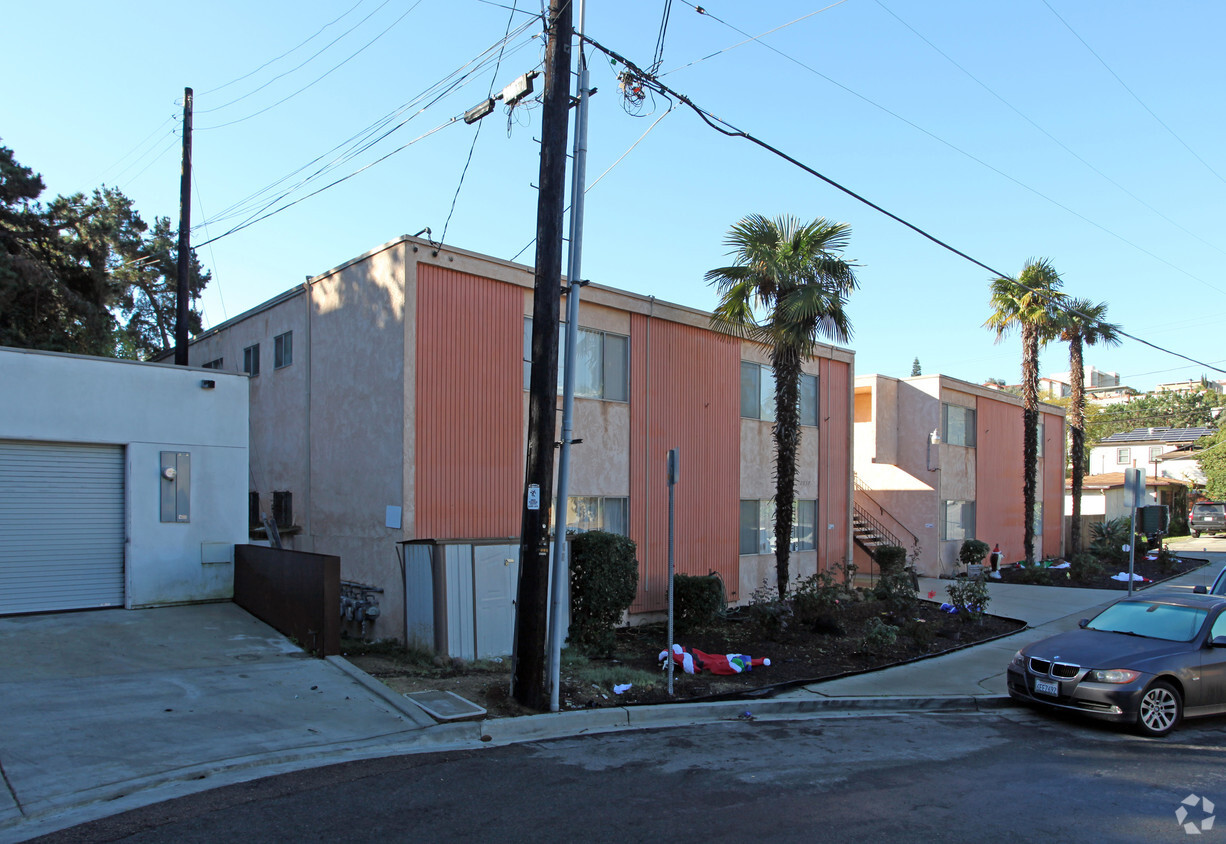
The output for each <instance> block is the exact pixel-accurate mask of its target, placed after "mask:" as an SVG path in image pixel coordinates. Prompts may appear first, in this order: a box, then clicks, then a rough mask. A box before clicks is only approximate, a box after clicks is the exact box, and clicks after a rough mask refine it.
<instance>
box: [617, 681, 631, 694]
mask: <svg viewBox="0 0 1226 844" xmlns="http://www.w3.org/2000/svg"><path fill="white" fill-rule="evenodd" d="M632 685H634V684H633V683H617V684H616V685H614V686H613V694H615V695H620V694H621V693H622V692H626V691H629V690H630V687H631V686H632Z"/></svg>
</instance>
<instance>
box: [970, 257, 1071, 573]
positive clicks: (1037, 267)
mask: <svg viewBox="0 0 1226 844" xmlns="http://www.w3.org/2000/svg"><path fill="white" fill-rule="evenodd" d="M1061 284H1063V282H1062V281H1061V279H1060V274H1059V273H1057V272H1056V270H1055V268H1054V267H1053V266H1052V265H1051V262H1050V261H1048V260H1047V259H1046V258H1031V259H1030V260H1028V261H1027V262H1026V266H1024V267H1023V268H1022V271H1021V272H1020V273H1019V274H1018V276H1017V278H1005V277H1003V276H997V277H996V278H994V279H992V281H991V290H992V299H991V305H992V314H991V316H989V317H988V320H987V322H985V323H984V327H985V328H990V329H992V330H993V331H995V332H996V342H998V343H999V342H1000V341H1001V340H1003V339H1004V338H1005V336H1006V335H1007V334H1009V333H1010V332H1011V331H1012V330H1013V329H1015V328H1017V329H1020V330H1021V334H1022V406H1023V411H1022V423H1023V424H1022V461H1023V463H1024V467H1023V480H1022V500H1023V512H1024V513H1025V516H1024V517H1023V521H1024V522H1025V534H1024V536H1025V541H1024V546H1025V552H1026V562H1027V563H1032V562H1034V509H1035V508H1034V505H1035V485H1036V483H1035V482H1036V476H1037V471H1038V469H1037V466H1038V458H1039V349H1040V348H1041V347H1042V346H1043V344H1044V343H1046V342H1048V341H1049V340H1051V339H1052V338H1053V337H1054V336H1055V333H1054V332H1055V328H1054V320H1055V312H1056V308H1055V305H1056V303H1057V302H1058V301H1059V300H1060V298H1061V296H1060V293H1059V288H1060V286H1061Z"/></svg>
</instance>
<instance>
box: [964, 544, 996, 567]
mask: <svg viewBox="0 0 1226 844" xmlns="http://www.w3.org/2000/svg"><path fill="white" fill-rule="evenodd" d="M990 550H991V549H990V548H988V543H986V542H984V541H983V540H981V539H966V540H963V542H962V547H961V548H959V549H958V561H959V562H961V563H962V565H964V566H973V565H975V564H977V563H982V562H983V558H984V557H986V556H987V555H988V552H989V551H990Z"/></svg>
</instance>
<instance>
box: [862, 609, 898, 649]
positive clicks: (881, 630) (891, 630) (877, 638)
mask: <svg viewBox="0 0 1226 844" xmlns="http://www.w3.org/2000/svg"><path fill="white" fill-rule="evenodd" d="M897 641H898V628H897V627H895V626H894V625H893V624H886V623H885V622H884V621H882V620H881V619H879V618H877V617H876V616H873V617H872V618H870V619H869V620H868V623H867V624H865V625H864V647H865V649H866V650H870V651H879V650H882V649H884V648H888V647H889V646H890V645H893V644H894V643H895V642H897Z"/></svg>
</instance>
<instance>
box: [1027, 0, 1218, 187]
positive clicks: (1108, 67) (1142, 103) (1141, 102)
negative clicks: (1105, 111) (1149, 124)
mask: <svg viewBox="0 0 1226 844" xmlns="http://www.w3.org/2000/svg"><path fill="white" fill-rule="evenodd" d="M1043 5H1044V6H1046V7H1047V9H1048V11H1050V12H1051V13H1052V14H1053V15H1055V16H1056V20H1058V21H1060V23H1062V24H1064V27H1065V29H1067V30H1068V31H1069V32H1071V33H1073V37H1074V38H1076V39H1077V40H1078V41H1080V42H1081V45H1082V46H1083V47H1085V48H1086V49H1087V50H1089V51H1090V55H1092V56H1093V57H1094V58H1096V59H1098V63H1099V64H1101V65H1102V66H1103V67H1104V68H1106V70H1107V73H1110V74H1111V75H1112V76H1113V77H1115V81H1116V82H1118V83H1120V87H1122V88H1123V89H1124V90H1125V91H1127V92H1128V93H1129V94H1131V95H1132V98H1133V99H1134V100H1136V101H1137V103H1138V104H1139V105H1140V106H1141V108H1143V109H1145V110H1146V111H1147V112H1149V116H1150V117H1152V118H1153V119H1154V120H1156V121H1158V125H1159V126H1161V127H1162V128H1163V129H1165V130H1166V131H1168V132H1170V134H1171V137H1172V138H1174V139H1175V140H1177V141H1179V143H1180V144H1181V145H1182V146H1183V148H1184V149H1186V150H1187V151H1188V152H1190V153H1192V157H1193V158H1195V159H1196V160H1197V161H1199V162H1200V163H1201V164H1203V165H1205V169H1206V170H1208V171H1209V172H1210V173H1212V174H1213V175H1215V176H1217V177H1218V180H1219V181H1222V182H1226V179H1224V178H1222V174H1221V173H1219V172H1218V171H1216V170H1214V169H1213V168H1212V167H1210V166H1209V162H1207V161H1205V159H1203V158H1201V157H1200V155H1199V154H1197V152H1196V150H1194V149H1192V147H1190V146H1188V144H1187V142H1186V141H1184V139H1183V138H1181V137H1179V135H1177V134H1176V133H1175V130H1174V129H1172V128H1171V127H1170V126H1167V125H1166V123H1164V122H1163V120H1162V118H1161V117H1159V116H1158V115H1156V114H1154V110H1153V109H1152V108H1150V107H1149V106H1147V105H1146V104H1145V101H1144V100H1142V99H1141V98H1140V97H1138V96H1137V94H1136V92H1135V91H1133V90H1132V89H1131V88H1129V87H1128V84H1127V83H1126V82H1124V80H1123V79H1121V78H1120V75H1119V74H1118V73H1116V72H1115V71H1114V70H1112V69H1111V65H1109V64H1107V63H1106V62H1105V61H1104V60H1103V57H1102V56H1100V55H1099V54H1098V53H1096V52H1094V48H1093V47H1091V46H1090V45H1089V44H1088V43H1086V40H1085V39H1084V38H1082V37H1081V36H1080V35H1078V34H1077V30H1075V29H1073V27H1072V26H1070V25H1069V22H1068V21H1066V20H1065V19H1064V18H1062V17H1060V13H1059V12H1057V11H1056V10H1055V9H1053V8H1052V7H1051V4H1050V3H1048V2H1047V0H1043Z"/></svg>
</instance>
